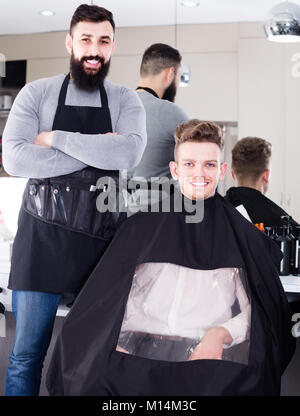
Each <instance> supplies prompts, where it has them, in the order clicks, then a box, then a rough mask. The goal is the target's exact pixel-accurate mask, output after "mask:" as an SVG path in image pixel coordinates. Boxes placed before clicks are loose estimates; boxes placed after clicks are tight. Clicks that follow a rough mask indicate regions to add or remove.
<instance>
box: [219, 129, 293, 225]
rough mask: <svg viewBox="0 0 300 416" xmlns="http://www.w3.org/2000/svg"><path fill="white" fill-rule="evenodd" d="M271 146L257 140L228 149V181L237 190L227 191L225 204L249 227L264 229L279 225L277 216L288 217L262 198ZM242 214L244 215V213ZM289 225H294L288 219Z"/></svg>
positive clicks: (276, 206) (261, 140)
mask: <svg viewBox="0 0 300 416" xmlns="http://www.w3.org/2000/svg"><path fill="white" fill-rule="evenodd" d="M270 159H271V143H269V142H267V141H266V140H264V139H260V138H258V137H245V138H244V139H241V140H239V141H238V142H237V143H236V145H235V146H234V148H233V149H232V177H233V179H234V180H235V181H237V187H232V188H230V189H228V191H227V193H226V199H227V200H229V201H230V202H231V203H232V204H233V205H234V206H235V207H236V208H237V209H238V210H239V211H240V212H241V213H242V214H244V215H245V216H247V214H248V217H249V218H248V219H250V220H251V222H252V223H254V224H256V223H261V222H262V223H264V226H265V227H266V226H269V227H271V226H277V227H280V226H281V225H282V219H281V216H283V215H288V214H287V213H286V212H285V211H284V210H283V209H282V208H281V207H280V206H278V205H276V204H275V203H274V202H273V201H271V200H270V199H269V198H267V197H266V196H265V193H266V192H267V190H268V186H269V182H270ZM245 210H246V212H245ZM290 224H291V225H293V226H294V225H298V224H297V222H296V221H294V220H293V219H292V218H290Z"/></svg>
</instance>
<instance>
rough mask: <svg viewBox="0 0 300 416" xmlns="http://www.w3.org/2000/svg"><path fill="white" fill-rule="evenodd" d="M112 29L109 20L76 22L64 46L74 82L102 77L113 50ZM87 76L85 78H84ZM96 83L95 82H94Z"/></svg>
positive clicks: (105, 72) (114, 43)
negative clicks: (68, 55)
mask: <svg viewBox="0 0 300 416" xmlns="http://www.w3.org/2000/svg"><path fill="white" fill-rule="evenodd" d="M115 46H116V42H115V40H114V30H113V27H112V25H111V24H110V22H108V21H107V20H105V21H103V22H87V21H82V22H79V23H77V24H76V25H75V26H74V27H73V29H72V35H70V34H68V35H67V38H66V48H67V50H68V52H69V54H70V55H71V74H72V77H73V78H74V79H75V82H76V81H77V80H79V83H80V79H81V78H83V79H84V80H85V81H86V79H88V80H93V77H95V78H94V79H95V80H96V81H97V77H98V79H101V78H102V79H104V78H105V76H106V75H107V72H108V68H109V62H110V58H111V56H112V55H113V52H114V50H115ZM101 71H102V74H101ZM86 77H87V78H86ZM96 83H97V82H96Z"/></svg>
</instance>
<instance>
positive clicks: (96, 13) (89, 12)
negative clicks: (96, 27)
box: [70, 4, 115, 34]
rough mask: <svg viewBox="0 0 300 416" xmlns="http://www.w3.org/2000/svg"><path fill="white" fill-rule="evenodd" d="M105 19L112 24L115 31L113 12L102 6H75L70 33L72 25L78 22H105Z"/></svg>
mask: <svg viewBox="0 0 300 416" xmlns="http://www.w3.org/2000/svg"><path fill="white" fill-rule="evenodd" d="M106 20H107V21H108V22H109V23H110V24H111V25H112V27H113V30H114V31H115V22H114V18H113V14H112V13H111V12H110V11H109V10H107V9H105V8H104V7H99V6H94V5H93V6H90V5H88V4H81V5H80V6H78V7H77V9H76V10H75V12H74V14H73V16H72V19H71V23H70V34H72V29H73V27H74V26H75V25H77V23H79V22H84V21H85V22H105V21H106Z"/></svg>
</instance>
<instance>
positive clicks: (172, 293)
mask: <svg viewBox="0 0 300 416" xmlns="http://www.w3.org/2000/svg"><path fill="white" fill-rule="evenodd" d="M248 293H249V291H248V284H247V277H246V273H245V270H243V269H240V268H220V269H215V270H198V269H191V268H188V267H183V266H178V265H175V264H170V263H144V264H140V265H138V266H137V267H136V270H135V274H134V277H133V282H132V286H131V290H130V294H129V297H128V301H127V305H126V310H125V315H124V318H123V323H122V327H121V332H120V335H119V340H118V345H117V347H116V350H117V351H120V352H123V353H126V354H132V355H135V356H138V357H143V358H147V359H152V360H163V361H191V360H200V359H217V360H227V361H233V362H237V363H242V364H248V356H249V340H250V322H251V304H250V297H249V295H248Z"/></svg>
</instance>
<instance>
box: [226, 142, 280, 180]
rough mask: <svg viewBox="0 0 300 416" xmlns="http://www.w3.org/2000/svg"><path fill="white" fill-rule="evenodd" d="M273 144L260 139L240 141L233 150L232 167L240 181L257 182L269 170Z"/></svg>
mask: <svg viewBox="0 0 300 416" xmlns="http://www.w3.org/2000/svg"><path fill="white" fill-rule="evenodd" d="M271 148H272V145H271V143H269V142H267V141H266V140H264V139H260V138H259V137H245V138H244V139H241V140H238V142H237V143H236V144H235V146H234V148H233V149H232V164H231V167H232V169H233V171H234V173H235V175H236V176H237V178H238V179H240V180H244V179H248V180H249V179H250V180H251V181H253V182H256V181H257V180H258V178H259V177H260V175H261V174H262V173H263V172H265V171H266V170H268V169H269V162H270V158H271Z"/></svg>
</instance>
